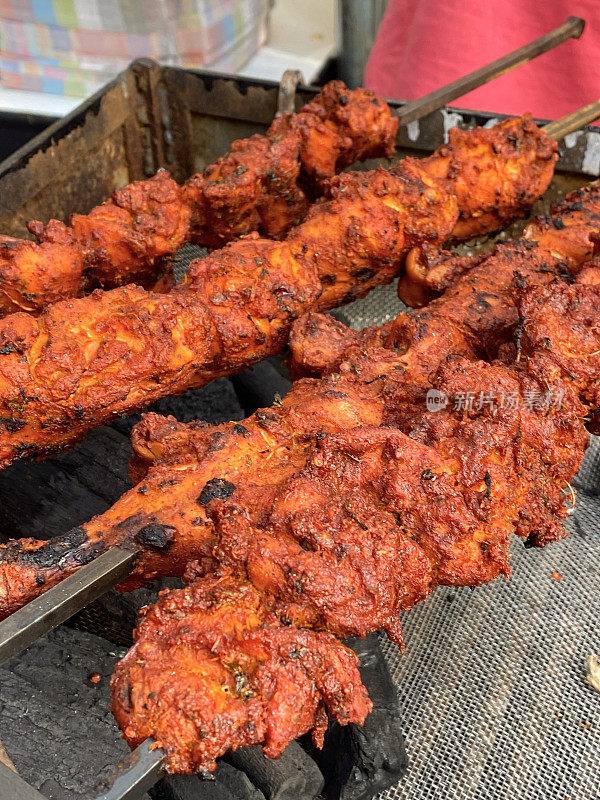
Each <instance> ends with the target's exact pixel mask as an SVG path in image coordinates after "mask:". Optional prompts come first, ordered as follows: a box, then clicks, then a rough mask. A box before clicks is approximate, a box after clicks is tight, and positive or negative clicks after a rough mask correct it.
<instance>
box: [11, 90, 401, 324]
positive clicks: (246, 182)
mask: <svg viewBox="0 0 600 800" xmlns="http://www.w3.org/2000/svg"><path fill="white" fill-rule="evenodd" d="M397 128H398V120H397V119H396V118H394V117H392V116H391V114H390V109H389V107H388V105H387V103H386V102H385V101H384V100H382V99H380V98H379V97H377V96H376V95H375V94H373V92H370V91H368V90H366V89H354V90H349V89H347V88H346V86H344V84H343V83H342V82H341V81H332V82H331V83H328V84H326V85H325V87H324V88H323V90H322V91H321V92H320V93H319V94H318V95H317V96H316V97H315V99H314V100H312V101H311V102H310V103H308V104H307V105H305V106H304V107H303V108H302V110H301V111H300V112H299V113H297V114H286V115H284V116H282V117H281V118H279V119H276V120H275V121H274V122H273V124H272V125H271V126H270V127H269V129H268V130H267V132H266V134H265V135H264V136H262V135H259V134H256V135H254V136H251V137H249V138H247V139H242V140H240V141H236V142H234V143H233V144H232V146H231V150H230V152H229V153H228V154H227V155H225V156H223V157H222V158H220V159H219V160H218V161H217V162H216V163H215V164H212V165H211V166H209V167H207V168H206V169H205V170H204V172H202V173H200V174H197V175H194V176H192V177H191V178H190V179H189V180H188V181H187V182H186V184H185V185H184V186H179V184H177V183H176V182H175V181H174V180H173V179H172V178H171V177H170V176H169V174H168V172H166V171H161V172H159V173H158V174H157V175H155V176H154V177H153V178H150V179H149V180H144V181H134V182H133V183H130V184H129V185H127V186H125V187H123V188H121V189H118V190H117V191H116V192H114V194H113V195H112V197H111V199H110V200H108V201H107V202H105V203H102V204H101V205H99V206H96V208H94V209H92V211H91V212H90V213H89V214H85V215H83V214H74V215H73V217H72V218H71V222H70V225H69V226H67V225H65V224H64V223H63V222H60V221H59V220H55V219H54V220H50V222H49V223H48V224H47V225H44V224H42V223H41V222H37V221H33V222H31V223H29V225H28V228H29V230H30V232H31V233H33V234H34V235H35V236H36V238H37V240H38V242H39V243H38V244H35V243H34V242H30V241H27V240H21V239H14V238H12V237H5V236H0V316H4V315H5V314H9V313H12V312H14V311H20V310H25V311H31V312H33V313H39V312H40V311H41V310H42V309H43V308H45V307H46V306H47V305H49V304H50V303H52V302H56V301H58V300H61V299H65V298H67V297H77V296H80V295H81V294H84V293H86V292H88V291H91V290H92V289H93V288H95V287H102V288H113V287H115V286H123V285H125V284H127V283H131V282H136V283H141V284H143V285H145V286H147V285H151V284H152V283H153V282H154V281H156V279H157V278H158V277H159V275H160V274H161V272H163V271H164V269H165V267H166V266H167V265H168V262H169V260H170V258H171V257H172V256H173V255H175V253H176V252H177V250H178V249H179V248H180V247H181V245H182V244H183V243H184V242H186V241H194V242H196V243H197V244H202V245H205V246H207V247H222V246H223V245H224V244H225V243H226V242H228V241H231V240H232V239H235V238H237V237H238V236H241V235H243V234H246V233H249V232H250V231H254V230H259V231H260V232H261V233H263V234H264V235H265V236H269V237H279V236H281V235H282V234H284V233H285V231H286V230H288V229H289V228H290V227H291V226H292V225H297V224H298V223H299V222H300V220H301V219H302V218H303V217H304V215H305V214H306V211H307V209H308V206H309V203H310V202H312V200H314V198H315V197H316V196H318V195H321V194H322V193H323V190H324V185H325V183H326V182H327V180H328V179H329V178H331V177H333V176H334V175H335V174H336V172H339V171H340V170H342V169H343V168H344V167H346V166H348V165H349V164H351V163H352V162H353V161H357V160H364V159H366V158H373V157H378V156H387V157H391V156H392V154H393V152H394V147H395V136H396V131H397Z"/></svg>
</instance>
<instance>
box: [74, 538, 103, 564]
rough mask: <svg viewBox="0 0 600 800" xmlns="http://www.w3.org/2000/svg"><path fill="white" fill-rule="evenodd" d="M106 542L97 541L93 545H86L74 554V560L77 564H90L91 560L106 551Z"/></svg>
mask: <svg viewBox="0 0 600 800" xmlns="http://www.w3.org/2000/svg"><path fill="white" fill-rule="evenodd" d="M105 549H106V548H105V545H104V542H96V544H93V545H92V546H91V547H86V548H85V549H84V550H80V551H79V552H78V553H74V554H73V561H74V562H75V563H76V564H81V565H82V566H83V565H84V564H89V563H90V561H93V560H94V559H95V558H97V557H98V556H99V555H101V554H102V553H103V552H104V551H105Z"/></svg>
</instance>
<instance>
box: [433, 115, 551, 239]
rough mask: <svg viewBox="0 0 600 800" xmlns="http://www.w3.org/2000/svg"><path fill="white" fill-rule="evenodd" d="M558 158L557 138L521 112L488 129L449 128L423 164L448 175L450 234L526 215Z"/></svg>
mask: <svg viewBox="0 0 600 800" xmlns="http://www.w3.org/2000/svg"><path fill="white" fill-rule="evenodd" d="M557 158H558V145H557V144H556V142H555V141H554V140H553V139H551V138H550V137H549V136H548V135H547V134H545V133H544V132H543V131H542V130H540V128H538V127H537V125H536V124H535V123H534V122H533V120H532V118H531V114H524V115H523V116H522V117H514V118H509V119H505V120H503V121H502V122H500V123H498V124H497V125H495V126H494V127H493V128H489V129H487V128H476V129H475V130H474V131H463V130H461V129H460V128H452V129H451V130H450V131H449V133H448V144H447V145H445V146H443V147H441V148H440V149H439V150H437V151H436V152H435V153H434V155H432V156H430V157H429V158H426V159H425V160H424V167H425V169H426V170H427V171H428V172H429V174H430V175H433V176H435V177H438V178H444V179H446V180H451V181H452V183H453V185H454V191H455V194H456V198H457V201H458V207H459V209H460V217H459V220H458V222H457V224H456V226H455V228H454V231H453V236H454V237H455V238H457V239H469V238H471V237H472V236H478V235H479V234H481V233H485V232H487V231H494V230H499V229H500V228H504V227H506V225H508V224H509V223H510V222H512V221H513V220H515V219H519V218H520V217H525V216H526V215H527V214H528V213H529V211H530V209H531V206H532V205H533V204H534V203H535V201H536V200H537V199H538V198H539V197H541V195H542V194H543V193H544V192H545V191H546V189H547V187H548V184H549V183H550V181H551V179H552V175H553V172H554V164H555V162H556V160H557ZM500 187H502V188H501V189H500V191H499V188H500Z"/></svg>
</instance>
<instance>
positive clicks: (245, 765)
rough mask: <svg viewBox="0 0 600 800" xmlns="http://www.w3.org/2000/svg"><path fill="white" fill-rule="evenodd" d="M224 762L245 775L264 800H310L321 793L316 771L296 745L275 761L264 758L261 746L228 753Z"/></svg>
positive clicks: (314, 764) (305, 754) (320, 784)
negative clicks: (262, 795) (265, 799)
mask: <svg viewBox="0 0 600 800" xmlns="http://www.w3.org/2000/svg"><path fill="white" fill-rule="evenodd" d="M224 759H225V761H226V762H228V763H229V764H231V765H232V766H234V767H236V768H237V769H240V770H242V771H243V772H245V773H246V775H247V776H248V778H249V779H250V780H251V782H252V783H253V784H254V786H256V787H257V788H258V789H260V791H261V792H262V793H263V794H264V796H265V797H266V798H267V800H300V798H302V800H312V799H313V798H315V797H317V796H318V795H319V794H320V793H321V790H322V789H323V783H324V782H323V776H322V774H321V772H320V770H319V768H318V767H317V765H316V763H315V762H314V761H313V759H312V758H311V757H310V756H309V755H308V753H306V752H305V751H304V750H303V749H302V748H301V747H300V745H299V744H297V743H296V742H292V743H291V744H290V745H288V746H287V747H286V749H285V750H284V751H283V753H282V754H281V757H280V758H277V759H271V758H267V757H266V756H265V755H263V751H262V747H260V745H255V746H253V747H241V748H240V749H239V750H233V751H229V752H228V753H226V755H225V756H224Z"/></svg>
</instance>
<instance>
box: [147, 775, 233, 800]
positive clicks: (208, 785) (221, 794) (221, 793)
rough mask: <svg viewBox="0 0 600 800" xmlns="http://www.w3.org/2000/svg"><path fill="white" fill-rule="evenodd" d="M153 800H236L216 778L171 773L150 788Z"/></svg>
mask: <svg viewBox="0 0 600 800" xmlns="http://www.w3.org/2000/svg"><path fill="white" fill-rule="evenodd" d="M150 796H151V797H152V800H236V798H235V796H234V795H232V794H231V792H230V791H229V790H228V789H226V788H225V787H224V786H223V785H222V784H221V783H219V782H218V781H216V780H214V781H213V780H202V778H199V777H198V776H197V775H169V776H168V777H167V778H163V779H162V780H161V781H159V782H158V783H157V784H156V786H155V787H154V788H153V789H151V790H150Z"/></svg>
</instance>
